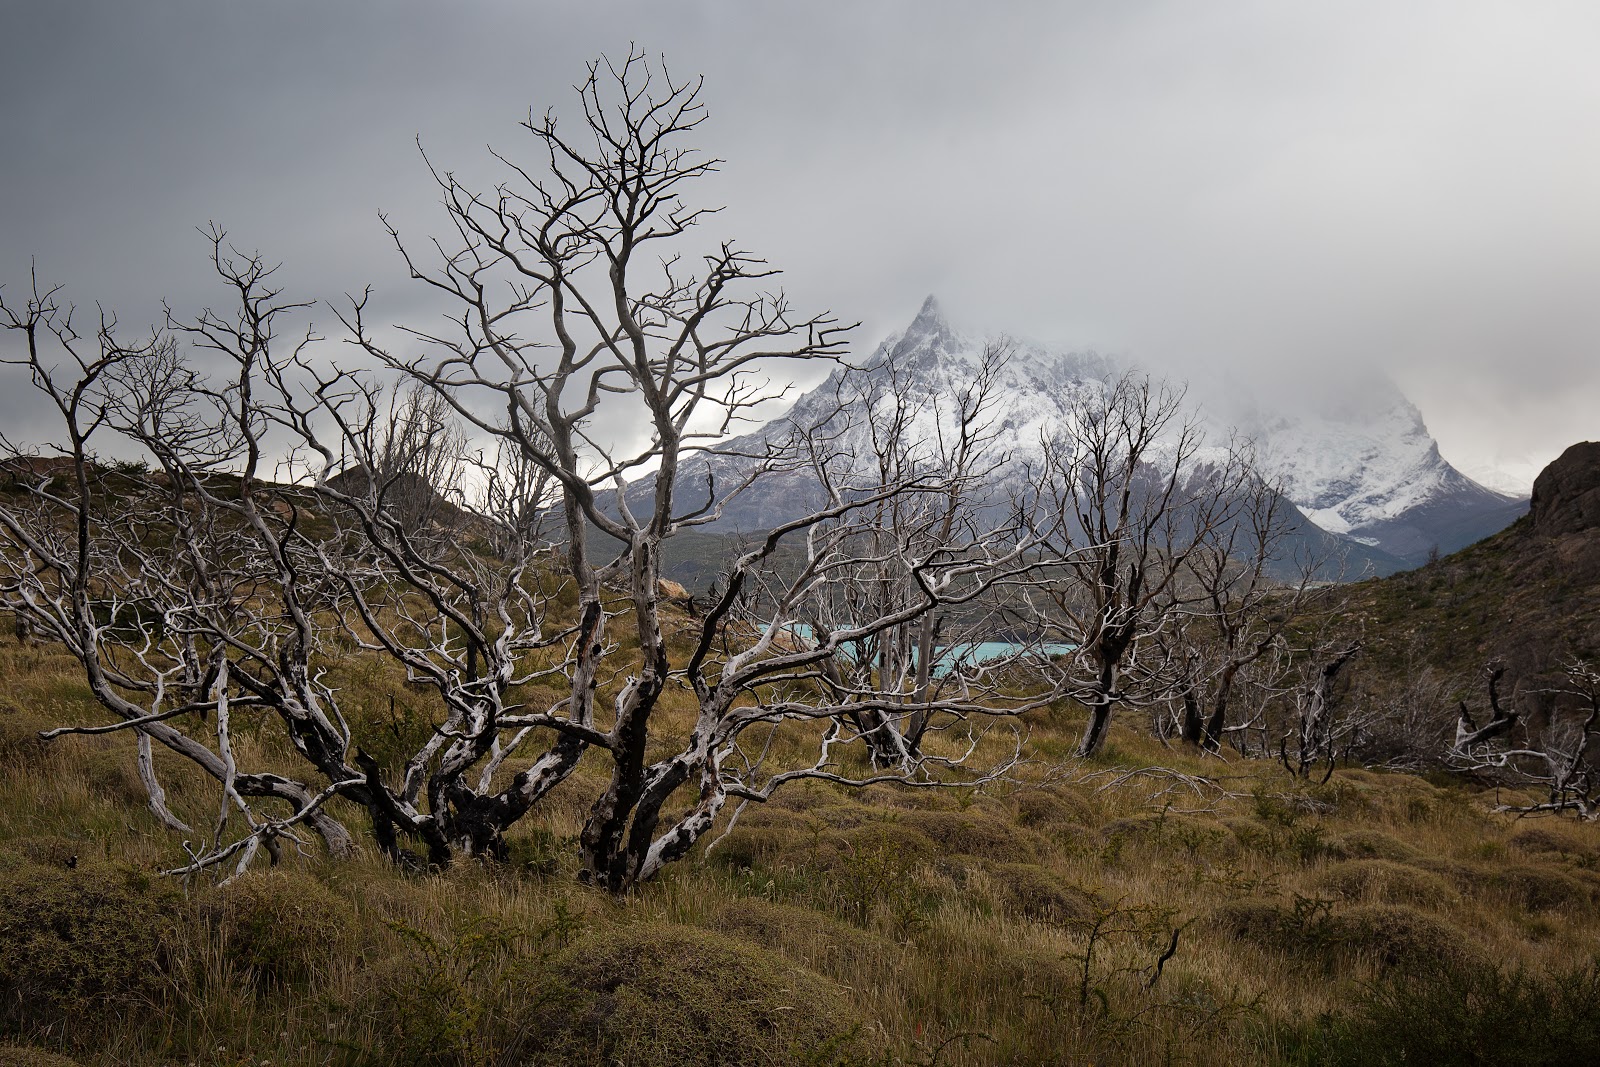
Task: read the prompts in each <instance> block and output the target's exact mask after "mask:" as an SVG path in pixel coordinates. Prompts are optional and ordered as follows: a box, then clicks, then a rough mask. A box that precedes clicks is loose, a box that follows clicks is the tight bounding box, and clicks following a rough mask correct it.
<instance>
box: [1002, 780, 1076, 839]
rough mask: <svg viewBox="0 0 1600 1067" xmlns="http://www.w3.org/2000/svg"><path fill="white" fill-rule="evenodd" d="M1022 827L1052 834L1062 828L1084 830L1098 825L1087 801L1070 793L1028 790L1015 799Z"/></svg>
mask: <svg viewBox="0 0 1600 1067" xmlns="http://www.w3.org/2000/svg"><path fill="white" fill-rule="evenodd" d="M1011 808H1012V810H1013V811H1014V812H1015V813H1016V816H1015V817H1016V820H1017V823H1018V825H1021V826H1026V827H1029V828H1030V829H1035V830H1041V831H1044V832H1049V831H1051V830H1053V829H1055V828H1057V827H1061V826H1084V825H1087V824H1088V823H1090V822H1093V821H1094V809H1093V807H1091V806H1090V804H1089V802H1088V801H1087V800H1084V799H1083V797H1081V796H1079V795H1078V794H1077V793H1074V792H1072V791H1071V790H1067V789H1058V790H1044V789H1027V790H1024V791H1022V792H1020V793H1017V794H1016V795H1015V796H1013V797H1012V798H1011Z"/></svg>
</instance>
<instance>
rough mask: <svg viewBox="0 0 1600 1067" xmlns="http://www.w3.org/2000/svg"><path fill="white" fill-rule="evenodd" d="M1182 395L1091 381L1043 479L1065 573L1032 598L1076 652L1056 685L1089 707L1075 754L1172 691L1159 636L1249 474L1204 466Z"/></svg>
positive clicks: (1236, 466)
mask: <svg viewBox="0 0 1600 1067" xmlns="http://www.w3.org/2000/svg"><path fill="white" fill-rule="evenodd" d="M1182 401H1183V393H1182V391H1181V390H1178V389H1175V388H1173V387H1172V386H1170V385H1168V384H1166V383H1163V382H1159V381H1154V380H1152V379H1150V378H1149V377H1147V376H1144V375H1139V374H1126V375H1124V376H1122V377H1120V378H1117V379H1114V380H1112V381H1109V382H1105V383H1099V382H1090V383H1086V384H1085V386H1084V387H1081V388H1080V389H1079V390H1078V391H1077V392H1076V393H1075V394H1074V396H1073V398H1072V400H1071V402H1070V403H1069V411H1068V417H1067V420H1066V426H1065V428H1064V430H1063V432H1062V434H1061V435H1060V436H1058V437H1057V438H1056V439H1055V440H1053V441H1050V442H1048V443H1047V444H1048V447H1047V449H1046V454H1045V461H1044V466H1043V469H1042V470H1041V471H1040V472H1039V474H1038V481H1039V492H1040V496H1041V506H1042V507H1043V509H1044V510H1045V511H1046V512H1048V513H1049V515H1050V516H1051V518H1050V522H1049V527H1048V528H1049V529H1050V530H1051V531H1052V532H1051V535H1050V539H1049V540H1048V541H1047V543H1046V547H1045V558H1046V560H1047V562H1052V563H1054V564H1055V565H1056V566H1057V568H1058V574H1059V577H1058V579H1057V580H1056V581H1054V582H1052V583H1050V584H1049V585H1048V586H1047V587H1046V596H1045V598H1044V599H1043V600H1042V601H1039V600H1036V601H1035V603H1036V604H1037V610H1038V614H1039V616H1040V618H1042V619H1043V620H1044V621H1045V623H1046V625H1047V626H1049V627H1050V628H1051V631H1050V632H1052V633H1054V634H1056V635H1059V639H1060V640H1062V641H1064V642H1067V643H1070V644H1072V645H1073V646H1075V651H1074V653H1073V655H1072V656H1071V658H1070V662H1069V663H1068V664H1067V670H1066V672H1065V673H1063V675H1062V677H1061V679H1060V684H1061V686H1062V687H1063V689H1064V691H1066V692H1068V693H1070V694H1072V695H1073V696H1075V697H1076V698H1077V699H1079V700H1081V701H1082V702H1083V703H1084V704H1085V705H1086V706H1087V707H1088V709H1089V719H1088V723H1087V725H1086V726H1085V728H1084V734H1083V739H1082V741H1081V742H1080V743H1079V745H1078V755H1080V756H1090V755H1093V754H1094V753H1096V752H1098V751H1099V749H1100V747H1101V745H1103V744H1104V742H1105V735H1106V728H1107V726H1108V725H1109V724H1110V721H1111V713H1112V709H1113V708H1114V707H1116V706H1117V705H1119V704H1126V703H1146V702H1150V701H1153V700H1155V699H1158V698H1159V697H1160V696H1161V695H1162V694H1164V693H1165V692H1166V691H1167V690H1168V689H1169V688H1170V686H1171V684H1172V681H1173V677H1174V663H1173V660H1172V658H1171V656H1170V651H1171V647H1172V646H1171V645H1170V644H1168V643H1164V642H1159V641H1155V640H1153V638H1154V637H1155V635H1157V634H1158V633H1160V632H1162V631H1164V630H1170V629H1172V628H1173V627H1174V626H1176V625H1177V624H1178V622H1179V621H1180V619H1181V616H1182V613H1183V609H1184V605H1185V604H1186V602H1187V598H1188V597H1190V596H1192V595H1193V594H1192V592H1190V591H1186V590H1185V589H1184V583H1183V575H1184V571H1185V568H1186V565H1187V561H1188V560H1189V558H1190V556H1191V555H1192V554H1193V553H1194V552H1196V551H1197V550H1198V549H1199V547H1200V546H1201V545H1202V544H1204V543H1205V539H1206V538H1207V537H1208V536H1210V535H1211V533H1212V532H1213V531H1216V530H1218V529H1223V528H1226V527H1228V526H1229V525H1230V524H1231V522H1232V521H1233V518H1234V515H1235V513H1236V511H1237V510H1238V507H1239V493H1238V490H1239V486H1240V484H1241V480H1242V479H1243V478H1244V477H1245V476H1246V471H1245V467H1244V465H1243V464H1242V463H1241V462H1240V457H1239V455H1238V454H1237V453H1236V452H1233V451H1231V450H1230V451H1229V452H1228V453H1227V455H1225V456H1223V457H1221V458H1220V459H1219V460H1218V461H1216V462H1212V463H1205V462H1201V459H1202V451H1201V450H1202V446H1203V444H1204V441H1203V438H1202V435H1201V432H1200V430H1199V428H1198V427H1197V426H1196V425H1195V424H1193V423H1191V422H1186V421H1185V420H1184V419H1183V417H1182Z"/></svg>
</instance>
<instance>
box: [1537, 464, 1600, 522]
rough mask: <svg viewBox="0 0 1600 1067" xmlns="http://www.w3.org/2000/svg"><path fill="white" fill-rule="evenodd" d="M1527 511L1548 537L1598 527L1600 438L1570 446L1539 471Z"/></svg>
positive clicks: (1599, 509) (1599, 517) (1599, 508)
mask: <svg viewBox="0 0 1600 1067" xmlns="http://www.w3.org/2000/svg"><path fill="white" fill-rule="evenodd" d="M1530 514H1531V515H1532V517H1533V528H1534V530H1535V531H1536V532H1538V533H1540V534H1544V535H1545V536H1547V537H1559V536H1561V535H1563V534H1573V533H1581V532H1582V531H1585V530H1597V529H1600V441H1582V442H1579V443H1578V444H1575V445H1573V446H1572V447H1571V448H1569V449H1567V450H1566V451H1565V452H1563V453H1561V455H1560V456H1559V457H1557V458H1556V460H1555V462H1553V463H1551V464H1550V465H1549V466H1548V467H1546V468H1545V469H1544V470H1543V471H1542V472H1541V473H1540V475H1539V477H1538V478H1537V479H1535V481H1534V483H1533V504H1532V507H1531V509H1530Z"/></svg>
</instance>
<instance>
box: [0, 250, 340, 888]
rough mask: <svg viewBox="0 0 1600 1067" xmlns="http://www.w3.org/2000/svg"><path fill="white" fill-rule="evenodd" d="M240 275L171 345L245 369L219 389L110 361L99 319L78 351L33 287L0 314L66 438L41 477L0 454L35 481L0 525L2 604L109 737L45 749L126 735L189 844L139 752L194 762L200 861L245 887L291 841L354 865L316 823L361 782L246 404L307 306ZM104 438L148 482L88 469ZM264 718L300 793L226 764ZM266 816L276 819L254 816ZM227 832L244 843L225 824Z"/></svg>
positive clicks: (25, 484)
mask: <svg viewBox="0 0 1600 1067" xmlns="http://www.w3.org/2000/svg"><path fill="white" fill-rule="evenodd" d="M220 246H221V235H220V234H215V233H214V234H213V249H214V250H219V249H220ZM225 264H226V260H225V259H224V258H223V257H222V254H221V252H220V251H218V265H219V269H222V268H224V266H225ZM235 276H236V278H237V279H238V280H241V281H243V282H245V283H246V284H244V285H242V286H241V287H240V288H239V289H238V290H237V292H238V294H239V295H240V298H241V300H240V308H239V311H238V314H237V317H235V318H233V319H230V320H224V319H223V318H221V317H219V316H217V315H214V314H212V313H211V312H207V313H205V315H203V316H202V317H201V318H200V319H198V320H196V321H195V322H193V323H190V324H188V326H187V327H185V329H186V330H187V331H188V335H189V336H192V337H193V338H195V339H197V341H198V343H200V344H202V345H205V346H218V347H223V348H228V349H234V350H243V351H247V352H250V353H251V354H252V358H251V359H250V360H247V361H246V362H244V363H241V364H240V365H239V366H238V368H237V370H238V374H237V376H236V377H234V378H232V379H231V380H225V381H224V382H223V383H222V384H221V385H219V386H215V387H213V386H212V385H211V384H210V383H208V382H206V381H205V380H203V379H202V378H200V377H199V376H197V375H196V374H194V373H193V372H192V371H190V370H189V368H188V367H187V365H186V363H185V362H184V361H183V359H182V358H181V356H180V352H179V346H178V344H177V340H176V338H175V337H174V336H173V335H172V334H170V333H167V334H160V333H158V334H156V335H155V336H152V337H151V338H149V339H147V340H144V341H141V342H138V343H134V344H131V345H129V344H124V343H123V342H121V341H120V340H119V339H118V336H117V331H116V323H115V321H114V320H112V319H110V318H107V317H103V318H102V320H101V322H100V323H99V328H98V329H97V331H96V332H95V334H94V335H93V336H91V337H88V338H85V337H83V336H81V335H80V334H79V333H78V331H77V330H76V329H75V327H74V326H73V323H72V317H73V316H72V311H71V308H70V307H65V306H63V305H62V304H61V303H60V302H59V301H58V291H57V290H55V289H43V290H42V289H41V288H40V287H39V286H38V285H37V284H36V285H35V286H34V288H33V290H32V293H31V294H30V295H29V297H28V298H27V299H26V301H25V303H24V304H23V305H21V306H15V305H5V304H0V313H3V314H4V316H5V320H4V321H5V325H6V326H7V327H8V328H9V329H11V330H13V331H16V332H18V333H20V334H21V335H22V337H23V339H24V352H23V354H22V355H20V356H19V357H17V358H16V359H15V360H14V362H16V363H19V364H20V365H21V366H22V367H24V368H25V369H26V370H27V372H28V374H29V375H30V378H31V380H32V382H33V385H34V386H35V388H36V389H37V390H38V391H39V392H40V393H41V394H42V395H43V396H44V397H45V398H46V399H47V400H48V401H49V403H50V404H51V405H52V406H53V407H54V408H55V410H56V412H57V413H58V415H59V416H60V418H61V420H62V425H63V427H64V429H65V432H66V435H67V437H66V440H65V442H64V443H63V444H61V445H58V446H57V447H58V449H59V450H60V452H61V453H63V455H62V457H61V459H60V461H58V462H53V463H48V464H44V465H41V466H37V467H35V466H33V465H31V464H28V463H26V462H23V461H22V453H21V451H20V450H19V449H17V448H15V447H12V446H9V445H8V451H9V452H10V453H11V454H12V457H13V469H21V470H37V471H38V473H37V474H36V475H34V476H31V477H25V478H19V480H18V484H17V487H16V488H17V490H18V491H17V493H16V494H14V495H13V497H12V499H10V500H8V501H7V503H6V506H4V507H0V597H3V599H4V602H5V604H6V606H7V607H8V608H10V609H11V610H12V611H13V612H14V613H16V614H17V616H18V617H19V618H25V619H26V620H27V621H28V624H29V628H30V629H31V630H32V631H33V632H34V633H35V634H37V635H39V636H41V637H43V638H46V639H48V640H52V641H55V642H58V643H59V644H61V645H62V646H64V647H65V648H66V649H67V651H68V652H70V653H71V654H72V655H73V656H74V657H75V658H76V659H77V660H78V662H79V663H80V664H81V665H82V667H83V669H84V671H85V676H86V678H87V680H88V683H89V687H90V690H91V692H92V693H93V695H94V697H95V699H96V700H97V701H98V702H99V703H100V704H101V705H102V706H103V707H104V708H105V709H106V710H108V711H109V712H111V713H112V715H113V716H114V717H115V719H116V721H115V722H114V723H112V724H108V725H102V726H87V727H80V726H66V727H62V728H60V729H58V730H53V731H49V732H47V734H46V736H47V737H50V736H57V735H59V734H63V733H106V732H111V731H117V730H130V731H132V732H133V733H134V734H135V735H136V737H137V742H138V745H137V747H138V761H139V767H140V773H141V778H142V779H143V781H144V783H145V786H146V788H147V790H148V793H149V801H150V805H151V808H152V809H153V810H154V811H155V812H156V814H157V815H158V817H160V818H161V820H162V821H163V822H165V823H166V824H167V825H168V826H171V827H173V828H174V829H179V830H187V827H186V826H184V824H183V823H182V822H181V820H179V819H178V818H177V817H176V816H175V815H174V814H173V813H172V812H171V811H169V810H168V809H167V805H166V799H165V792H164V790H163V789H162V787H161V786H160V784H159V782H158V781H157V779H156V776H155V767H154V762H153V758H152V747H151V743H152V742H154V743H156V744H159V745H162V746H164V747H165V748H167V749H168V750H170V751H171V752H173V753H175V754H176V755H178V756H180V757H182V758H184V759H186V760H188V761H189V762H190V763H192V764H193V765H195V766H196V767H198V768H199V769H200V770H201V771H203V772H204V773H205V774H207V775H209V776H210V777H211V778H213V779H214V780H215V781H216V782H217V783H218V784H219V785H220V787H221V790H220V806H219V810H218V811H217V813H216V816H215V822H214V826H213V828H212V830H211V834H210V840H211V845H210V846H208V847H207V848H205V849H203V851H206V852H208V853H209V854H210V855H211V856H212V857H213V860H212V861H214V862H220V860H221V859H223V858H226V857H229V856H232V855H234V854H236V853H238V854H240V857H239V863H240V867H241V869H242V867H243V865H244V864H246V863H248V862H249V859H250V858H251V857H252V856H253V855H254V854H255V852H256V851H257V850H258V849H259V848H260V847H261V846H262V845H266V846H267V847H268V848H269V850H271V849H275V848H276V847H277V844H276V843H277V840H278V839H279V838H280V837H291V838H292V837H293V836H294V833H295V831H294V828H295V827H296V826H297V825H299V824H302V823H303V824H305V825H309V826H310V827H311V828H313V829H314V830H315V831H316V832H317V833H319V834H320V835H321V836H322V838H323V839H324V840H325V841H326V843H327V846H328V848H329V850H330V851H332V852H333V853H335V854H347V853H349V852H350V851H351V850H352V849H353V847H354V842H353V839H352V837H351V835H350V833H349V831H348V830H346V829H345V827H344V826H343V825H342V824H341V823H339V822H338V821H337V820H335V819H334V818H333V817H331V816H330V815H329V814H328V813H327V811H326V810H324V805H325V803H326V802H327V801H328V800H329V799H330V798H331V797H332V796H333V795H335V794H336V793H338V792H340V791H341V790H359V785H360V779H361V776H360V774H359V773H358V772H357V771H356V770H355V768H353V767H351V766H350V765H349V764H348V762H347V761H346V759H345V753H346V748H347V745H348V729H347V726H346V724H345V722H344V720H343V718H342V716H340V715H339V714H338V712H337V710H336V707H335V706H334V703H333V700H332V698H333V695H334V694H333V692H332V691H331V690H330V689H329V687H328V686H327V685H326V683H325V681H324V679H323V677H322V673H321V671H319V670H316V669H314V668H313V667H312V666H311V663H310V661H309V660H308V656H309V655H310V654H311V653H312V652H313V650H315V649H316V648H317V647H318V644H319V641H318V630H319V627H318V624H317V622H316V619H315V617H314V614H313V612H312V610H310V609H309V607H308V605H311V604H313V603H315V602H316V601H317V599H318V598H319V597H320V596H321V595H322V594H323V592H324V591H325V590H324V588H323V587H322V586H321V585H320V583H319V582H318V580H317V577H316V575H315V574H314V573H307V572H306V571H305V570H304V569H303V568H302V567H301V566H300V563H301V560H300V558H299V556H298V554H297V545H298V540H299V538H298V534H297V531H298V515H299V513H298V512H297V510H296V509H295V507H294V506H293V504H292V503H288V502H285V501H283V500H282V499H281V498H274V497H273V495H272V494H271V493H269V492H263V488H264V487H263V485H262V483H261V481H260V473H259V472H260V469H261V466H262V464H263V462H264V459H265V457H264V453H263V450H262V439H263V436H264V435H265V433H266V432H267V429H268V426H269V420H268V419H267V418H266V417H265V416H264V414H263V412H262V411H261V409H260V408H259V407H258V406H257V405H256V403H255V401H254V400H253V391H254V388H255V385H256V384H257V381H256V378H257V372H258V369H259V368H258V362H259V361H258V359H257V358H256V357H259V356H260V355H261V354H262V353H263V352H264V351H265V350H266V348H267V347H268V345H269V344H270V340H271V335H272V323H273V322H274V321H275V320H276V319H278V318H279V317H280V316H282V315H284V314H286V313H289V312H290V311H292V310H294V309H295V308H297V307H299V306H302V305H296V304H293V303H288V302H284V301H281V299H280V295H279V293H278V291H277V290H274V289H272V288H270V287H268V286H266V285H265V284H264V281H265V276H266V272H265V271H263V270H261V269H259V265H257V266H256V267H254V268H251V269H250V270H249V271H246V272H243V273H236V275H235ZM111 435H116V436H119V437H120V438H122V439H123V441H124V442H133V443H135V444H137V445H140V446H143V447H144V448H145V449H146V450H147V451H148V453H149V454H151V455H152V456H153V457H154V459H155V461H156V464H157V469H158V474H157V475H155V476H150V477H146V476H143V475H134V474H127V473H123V472H121V471H119V470H118V469H117V468H116V467H114V466H110V465H108V464H105V463H102V462H100V461H99V460H98V459H97V457H96V455H95V453H94V451H93V445H94V443H95V442H97V441H101V440H102V439H104V438H107V437H108V436H111ZM106 443H109V442H106ZM280 509H281V510H280ZM261 711H269V712H271V713H275V714H276V715H277V716H278V717H279V718H280V719H281V721H282V722H283V724H284V726H285V730H286V736H287V738H288V741H289V743H290V745H291V746H292V747H293V749H294V750H295V751H296V752H297V753H298V755H299V757H300V758H301V759H303V761H304V762H305V763H306V764H308V765H309V768H310V769H311V770H312V771H313V775H314V777H311V778H307V779H305V780H300V779H295V778H291V777H288V776H286V775H283V774H280V773H276V772H269V771H266V770H247V769H244V768H241V767H239V766H238V764H237V761H236V759H235V755H234V749H233V746H232V743H231V738H230V730H231V721H232V717H233V715H235V714H238V713H244V714H254V713H258V712H261ZM208 737H209V739H208ZM355 795H359V793H357V794H355ZM273 801H278V802H285V803H287V805H288V806H289V811H288V813H287V814H271V813H268V812H266V811H264V810H262V808H261V806H260V805H261V804H263V803H270V802H273ZM235 815H237V817H238V818H240V819H242V821H243V822H244V823H245V825H246V832H245V833H244V835H243V836H236V835H234V833H233V831H232V829H231V827H230V825H229V821H230V819H231V818H233V817H235Z"/></svg>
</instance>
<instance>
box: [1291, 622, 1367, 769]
mask: <svg viewBox="0 0 1600 1067" xmlns="http://www.w3.org/2000/svg"><path fill="white" fill-rule="evenodd" d="M1361 648H1362V644H1361V642H1360V641H1352V642H1350V643H1349V644H1346V645H1343V646H1342V647H1338V648H1334V649H1331V650H1327V651H1325V652H1322V653H1320V654H1305V655H1303V656H1302V657H1301V660H1300V663H1301V667H1300V673H1301V676H1302V678H1303V681H1302V682H1301V684H1299V685H1297V686H1295V687H1294V688H1293V689H1292V690H1291V692H1290V701H1291V705H1292V707H1291V712H1290V714H1289V716H1288V725H1287V728H1286V729H1285V731H1284V734H1283V736H1282V737H1281V738H1279V740H1278V759H1279V761H1280V762H1281V763H1282V764H1283V766H1284V769H1285V770H1287V771H1288V772H1289V773H1290V774H1292V775H1294V776H1295V777H1297V778H1309V777H1310V776H1311V775H1312V773H1314V771H1315V769H1316V766H1317V764H1318V763H1321V762H1322V761H1324V760H1326V761H1327V771H1326V773H1325V774H1324V775H1323V780H1324V781H1326V780H1327V778H1328V776H1329V775H1331V774H1332V773H1333V768H1334V765H1335V762H1336V761H1337V759H1338V756H1339V745H1340V743H1341V742H1343V741H1346V740H1347V739H1349V738H1350V736H1351V735H1352V734H1353V733H1354V731H1355V730H1356V729H1358V728H1359V722H1357V721H1356V720H1353V719H1350V718H1348V717H1342V716H1340V715H1339V714H1338V712H1339V702H1340V699H1341V697H1342V696H1343V691H1342V690H1341V689H1340V688H1339V684H1338V683H1339V678H1340V675H1341V674H1342V673H1343V671H1344V669H1345V667H1346V666H1348V665H1349V663H1350V661H1351V660H1352V659H1354V658H1355V656H1356V654H1357V653H1358V652H1360V651H1361ZM1291 742H1293V745H1294V747H1293V749H1292V750H1291V748H1290V743H1291Z"/></svg>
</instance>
